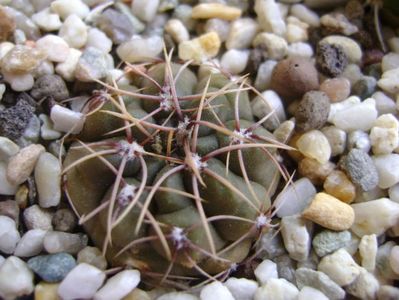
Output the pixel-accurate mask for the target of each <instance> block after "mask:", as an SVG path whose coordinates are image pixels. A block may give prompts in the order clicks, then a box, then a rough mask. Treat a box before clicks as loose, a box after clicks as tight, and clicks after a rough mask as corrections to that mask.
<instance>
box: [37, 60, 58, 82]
mask: <svg viewBox="0 0 399 300" xmlns="http://www.w3.org/2000/svg"><path fill="white" fill-rule="evenodd" d="M52 74H54V65H53V63H52V62H51V61H49V60H44V61H42V62H41V64H40V65H39V66H38V67H37V68H36V69H35V70H34V71H33V72H32V75H33V77H35V78H38V77H41V76H43V75H52Z"/></svg>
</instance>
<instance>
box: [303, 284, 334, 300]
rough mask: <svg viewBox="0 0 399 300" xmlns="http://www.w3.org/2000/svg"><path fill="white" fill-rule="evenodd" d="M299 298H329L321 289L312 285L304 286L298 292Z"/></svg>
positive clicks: (304, 299)
mask: <svg viewBox="0 0 399 300" xmlns="http://www.w3.org/2000/svg"><path fill="white" fill-rule="evenodd" d="M297 300H328V298H327V296H326V295H324V294H323V293H322V292H321V291H319V290H317V289H315V288H312V287H310V286H304V287H303V288H302V289H301V291H300V292H299V294H298V299H297Z"/></svg>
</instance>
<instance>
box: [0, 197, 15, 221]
mask: <svg viewBox="0 0 399 300" xmlns="http://www.w3.org/2000/svg"><path fill="white" fill-rule="evenodd" d="M0 215H1V216H7V217H10V218H11V219H13V220H14V221H15V223H16V224H17V226H18V220H19V206H18V204H17V202H16V201H14V200H6V201H1V202H0Z"/></svg>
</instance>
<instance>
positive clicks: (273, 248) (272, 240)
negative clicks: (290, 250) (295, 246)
mask: <svg viewBox="0 0 399 300" xmlns="http://www.w3.org/2000/svg"><path fill="white" fill-rule="evenodd" d="M257 251H258V252H259V257H261V258H263V259H273V258H275V257H277V256H280V255H283V254H285V253H286V252H285V248H284V245H283V241H282V239H281V235H280V234H277V233H276V230H273V229H271V230H269V231H268V232H266V233H264V234H263V235H262V237H261V238H260V241H259V244H258V248H257Z"/></svg>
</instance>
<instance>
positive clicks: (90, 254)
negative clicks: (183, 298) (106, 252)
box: [78, 246, 107, 270]
mask: <svg viewBox="0 0 399 300" xmlns="http://www.w3.org/2000/svg"><path fill="white" fill-rule="evenodd" d="M78 262H79V263H87V264H89V265H93V266H95V267H96V268H98V269H100V270H105V269H106V268H107V260H106V259H105V257H104V256H103V255H102V252H101V251H100V249H98V248H96V247H91V246H87V247H84V248H83V249H82V250H80V251H79V253H78Z"/></svg>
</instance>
